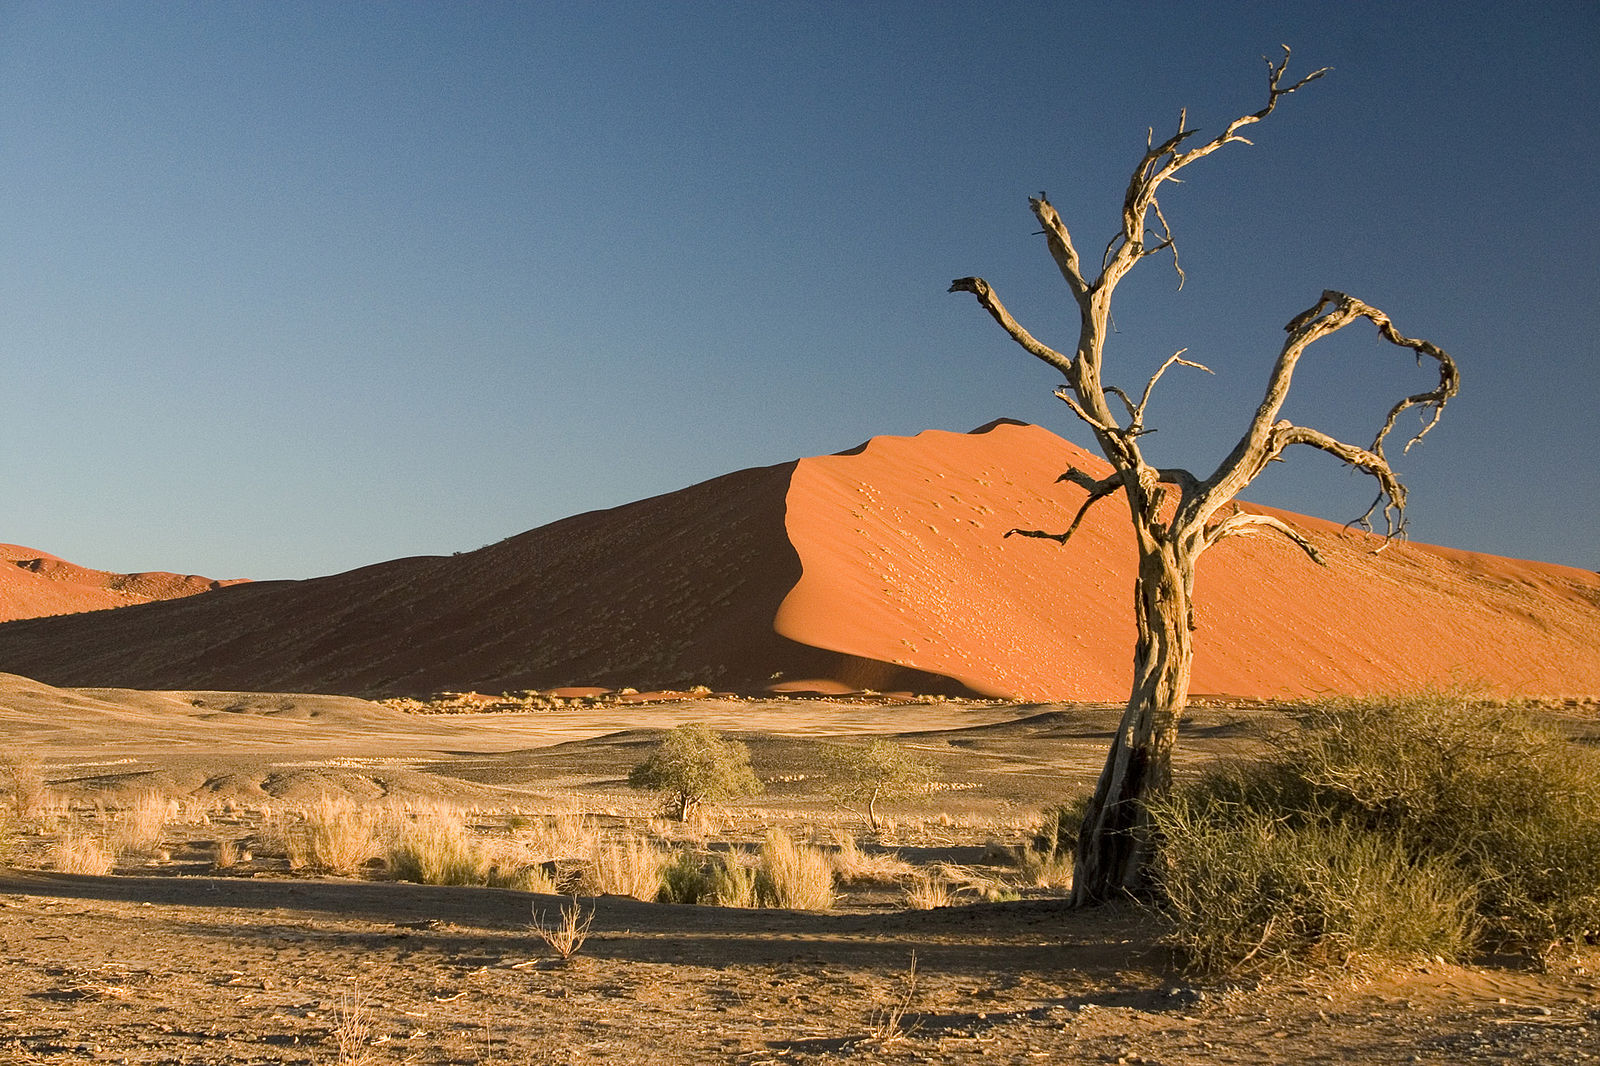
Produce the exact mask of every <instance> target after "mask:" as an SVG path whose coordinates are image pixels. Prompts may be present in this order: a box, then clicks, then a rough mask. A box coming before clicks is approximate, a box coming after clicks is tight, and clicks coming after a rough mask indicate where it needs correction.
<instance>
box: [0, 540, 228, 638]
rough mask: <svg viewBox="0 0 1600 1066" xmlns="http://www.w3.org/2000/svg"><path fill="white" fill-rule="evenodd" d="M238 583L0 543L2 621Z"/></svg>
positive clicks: (163, 597) (164, 597) (166, 597)
mask: <svg viewBox="0 0 1600 1066" xmlns="http://www.w3.org/2000/svg"><path fill="white" fill-rule="evenodd" d="M238 583H239V582H237V581H213V580H211V579H210V578H207V577H195V576H194V575H193V574H169V573H167V572H166V571H164V570H155V571H148V572H145V573H138V574H113V573H109V572H107V571H105V570H90V569H89V568H88V567H84V566H78V565H76V564H74V563H69V562H67V561H66V560H65V559H59V558H57V557H56V556H54V555H51V554H50V553H48V552H42V551H36V550H35V549H33V548H24V547H22V546H21V545H17V544H0V622H10V621H14V620H16V619H19V618H40V617H43V616H46V615H54V614H73V613H76V612H79V611H99V610H103V609H105V608H108V607H127V606H130V605H132V604H136V603H149V602H150V601H151V600H170V599H176V598H178V597H180V596H193V595H194V594H195V593H197V592H208V591H210V590H211V589H215V588H221V587H222V586H223V585H236V584H238Z"/></svg>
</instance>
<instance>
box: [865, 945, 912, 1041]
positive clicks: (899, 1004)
mask: <svg viewBox="0 0 1600 1066" xmlns="http://www.w3.org/2000/svg"><path fill="white" fill-rule="evenodd" d="M916 995H917V953H916V952H915V951H913V952H912V953H911V966H910V967H909V968H908V969H907V970H906V975H905V977H904V978H903V979H902V980H901V991H900V994H899V995H898V996H896V997H895V998H894V999H892V1000H891V1001H890V1002H889V1004H888V1005H887V1006H885V1007H880V1008H878V1009H876V1010H874V1011H873V1012H872V1021H871V1026H870V1034H871V1038H872V1041H873V1043H875V1044H877V1045H878V1047H880V1048H891V1047H894V1046H895V1045H896V1044H898V1043H900V1042H901V1041H902V1040H905V1039H906V1038H908V1037H909V1036H911V1034H912V1033H914V1032H916V1031H917V1029H918V1025H911V1026H907V1025H906V1015H907V1014H908V1013H909V1012H910V1010H911V1001H912V1000H913V999H915V998H916ZM919 1025H920V1023H919Z"/></svg>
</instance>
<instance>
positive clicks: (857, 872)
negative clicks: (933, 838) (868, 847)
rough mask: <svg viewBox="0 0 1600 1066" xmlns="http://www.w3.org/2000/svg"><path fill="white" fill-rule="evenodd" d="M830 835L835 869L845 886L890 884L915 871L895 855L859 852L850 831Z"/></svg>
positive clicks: (883, 852) (844, 830) (891, 853)
mask: <svg viewBox="0 0 1600 1066" xmlns="http://www.w3.org/2000/svg"><path fill="white" fill-rule="evenodd" d="M833 836H834V840H835V841H837V844H838V850H837V851H835V852H834V854H833V863H834V869H835V870H836V871H837V872H838V874H839V880H841V881H844V882H845V883H846V884H855V885H890V884H894V883H895V882H897V881H902V880H904V879H905V878H907V877H910V876H912V875H913V874H914V873H915V872H916V871H915V867H913V866H912V865H911V864H910V863H908V862H906V861H905V860H904V859H902V858H901V857H900V855H899V854H898V853H897V852H894V851H876V852H867V851H862V850H861V847H860V846H859V845H858V844H857V843H856V838H855V834H853V833H851V832H850V831H849V830H846V829H839V830H835V831H834V834H833Z"/></svg>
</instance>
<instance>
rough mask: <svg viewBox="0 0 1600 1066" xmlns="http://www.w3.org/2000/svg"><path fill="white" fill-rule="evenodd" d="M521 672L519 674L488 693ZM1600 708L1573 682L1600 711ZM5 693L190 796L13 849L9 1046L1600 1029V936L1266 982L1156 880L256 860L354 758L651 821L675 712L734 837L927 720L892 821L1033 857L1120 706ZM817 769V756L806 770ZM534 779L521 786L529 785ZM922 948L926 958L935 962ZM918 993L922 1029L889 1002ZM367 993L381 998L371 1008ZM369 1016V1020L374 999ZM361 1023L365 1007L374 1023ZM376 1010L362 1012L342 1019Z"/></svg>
mask: <svg viewBox="0 0 1600 1066" xmlns="http://www.w3.org/2000/svg"><path fill="white" fill-rule="evenodd" d="M484 703H485V706H486V707H488V706H492V705H493V703H494V701H492V700H486V701H484ZM1596 710H1597V709H1596V707H1595V706H1594V705H1593V704H1592V703H1584V702H1581V701H1574V702H1572V703H1570V704H1552V705H1551V706H1550V707H1549V708H1548V712H1549V713H1551V714H1553V715H1555V716H1557V717H1559V718H1560V719H1561V720H1562V721H1563V722H1565V723H1567V724H1568V725H1569V726H1570V727H1571V728H1572V729H1573V730H1574V731H1575V732H1580V733H1584V734H1586V735H1593V734H1594V732H1595V730H1596ZM0 715H3V720H0V726H3V727H4V729H5V730H6V732H7V735H8V737H10V738H12V743H13V744H14V750H15V751H19V752H24V753H30V754H32V755H33V756H34V757H36V758H37V759H38V760H39V761H40V765H41V767H42V769H43V771H44V776H45V777H46V778H47V779H48V781H49V783H50V785H51V788H52V789H53V790H54V792H55V795H56V800H55V801H54V802H56V803H58V804H61V803H67V804H71V805H73V806H74V807H75V808H76V809H77V810H78V811H79V812H80V816H81V817H86V818H92V817H94V816H95V815H96V813H97V812H96V811H95V809H94V805H95V804H96V802H98V803H99V805H100V810H99V812H98V813H101V814H103V813H105V812H106V811H107V810H114V809H115V808H116V807H117V805H118V804H124V803H127V802H129V801H130V799H131V797H134V796H136V795H137V794H138V793H140V792H141V791H144V790H148V789H151V788H155V789H159V790H161V791H162V792H163V793H165V794H168V795H171V796H173V797H175V798H177V799H180V800H182V801H183V802H184V804H185V806H184V809H183V810H184V813H182V814H181V815H179V816H175V817H174V819H173V820H172V822H171V823H170V824H169V825H168V826H167V827H166V830H165V836H164V841H163V847H162V848H161V849H160V851H159V852H158V853H157V854H156V855H155V856H154V857H149V858H142V859H135V860H128V861H125V862H124V863H123V864H121V865H119V867H118V869H117V871H116V873H115V874H114V875H112V876H86V875H72V874H64V873H59V872H55V871H52V870H48V869H41V868H38V866H39V864H37V863H33V862H30V861H29V859H30V856H37V855H38V854H39V853H40V849H42V848H43V847H45V846H46V844H47V839H46V834H42V833H41V834H37V835H35V836H32V837H27V836H25V837H24V839H23V843H22V846H21V848H20V849H19V852H18V854H17V855H15V856H14V860H15V861H16V862H17V863H18V865H15V866H12V867H8V868H6V869H4V870H0V947H3V951H0V1061H6V1062H18V1063H64V1062H126V1063H223V1062H227V1063H263V1064H265V1063H274V1064H277V1063H337V1062H351V1061H362V1062H370V1063H428V1064H435V1063H437V1064H445V1063H610V1062H639V1063H665V1064H679V1063H682V1064H689V1063H741V1064H755V1063H788V1062H856V1061H861V1062H921V1063H965V1062H980V1061H982V1062H1008V1063H1039V1062H1050V1063H1055V1062H1105V1063H1119V1062H1121V1063H1166V1064H1180V1066H1200V1064H1210V1063H1240V1064H1264V1063H1283V1062H1296V1061H1300V1062H1307V1063H1318V1062H1327V1063H1333V1062H1341V1063H1347V1062H1360V1063H1368V1062H1370V1063H1409V1062H1437V1063H1474V1062H1508V1061H1526V1062H1545V1063H1552V1062H1581V1061H1584V1060H1585V1059H1586V1058H1587V1057H1594V1056H1600V982H1597V978H1596V971H1595V967H1596V966H1597V965H1600V959H1597V958H1592V957H1582V956H1573V957H1571V958H1565V959H1562V960H1558V962H1557V964H1556V965H1554V966H1552V967H1550V968H1547V969H1543V970H1538V969H1533V968H1530V967H1527V966H1525V965H1514V964H1511V963H1509V962H1508V960H1494V959H1485V960H1479V964H1478V965H1473V966H1454V965H1446V964H1442V963H1425V964H1423V965H1421V966H1417V967H1413V968H1409V969H1404V970H1400V971H1388V972H1382V973H1360V972H1355V973H1350V974H1344V975H1338V976H1333V977H1328V976H1323V977H1318V978H1313V979H1294V978H1288V977H1285V978H1278V979H1272V980H1269V981H1266V982H1264V983H1259V984H1252V985H1236V986H1229V985H1207V984H1203V983H1197V982H1192V981H1190V980H1188V979H1187V978H1185V976H1184V975H1183V974H1182V973H1181V972H1179V971H1178V970H1176V969H1175V968H1174V963H1173V960H1172V958H1171V957H1170V956H1169V954H1168V953H1167V952H1166V950H1165V949H1164V948H1163V946H1162V944H1161V941H1160V933H1161V929H1160V925H1159V922H1158V921H1157V920H1155V919H1154V918H1153V917H1152V916H1151V915H1150V914H1149V913H1148V912H1144V911H1141V910H1139V909H1137V908H1134V907H1126V908H1103V909H1100V910H1096V911H1089V912H1074V911H1071V910H1069V909H1067V908H1066V907H1065V905H1064V904H1063V902H1062V900H1061V898H1060V891H1059V890H1050V889H1037V888H1027V889H1025V890H1024V891H1023V892H1021V893H1019V894H1018V895H1019V898H1015V899H1009V900H1006V901H1002V902H982V901H980V900H978V899H976V898H974V897H971V896H967V897H960V898H958V899H957V900H956V904H955V905H953V906H948V907H942V908H938V909H934V910H913V909H908V908H907V906H906V905H905V903H904V901H903V900H902V899H901V898H899V896H898V893H897V892H896V891H894V890H893V889H892V887H887V886H885V885H883V884H875V885H867V886H864V887H861V888H858V889H851V888H849V887H848V886H847V887H845V888H844V889H843V890H842V896H841V900H840V903H839V905H838V906H837V907H836V908H835V909H834V910H832V911H827V912H798V911H787V910H777V909H755V910H738V909H729V908H722V907H707V906H698V905H674V904H658V903H646V902H640V901H638V900H634V899H629V898H625V897H620V896H603V897H600V898H598V899H595V900H594V901H593V903H592V906H593V911H594V915H595V918H594V928H593V933H592V936H591V939H590V940H589V941H588V943H587V944H586V945H585V946H584V948H583V950H582V951H581V952H580V953H579V954H578V956H577V957H576V958H575V959H573V960H572V961H569V962H565V963H562V962H560V961H559V960H557V959H555V958H554V957H553V956H552V955H551V953H550V952H549V951H548V950H547V949H545V948H544V947H543V946H542V944H541V942H540V941H539V939H538V938H537V937H536V936H535V935H534V934H533V933H532V931H531V928H530V922H531V919H532V916H533V912H535V911H543V912H545V913H547V914H548V913H551V912H552V911H553V910H554V909H555V908H556V907H558V906H559V905H560V904H561V902H562V901H561V899H560V898H559V897H556V896H550V895H540V894H537V893H526V892H519V891H511V890H506V889H495V888H481V887H443V886H432V885H416V884H411V883H408V882H399V881H395V880H392V879H388V878H387V877H386V876H385V874H384V873H383V871H382V870H379V869H373V870H369V871H367V872H366V873H365V874H364V875H363V876H359V877H345V878H331V877H325V876H315V875H308V874H305V873H298V872H295V871H292V870H289V869H288V868H287V867H286V866H285V865H284V864H282V863H279V862H277V861H276V860H275V859H273V858H271V857H270V856H262V857H260V858H258V859H255V860H252V861H250V862H245V863H242V864H239V865H236V866H234V867H232V868H229V869H226V870H225V869H220V868H218V867H217V865H216V862H215V851H214V841H215V838H217V837H219V836H226V835H232V836H234V837H239V838H244V837H247V836H249V835H250V834H252V833H254V832H255V831H256V830H257V829H258V828H259V827H258V826H257V825H256V823H255V821H254V819H256V817H257V814H256V813H254V812H259V811H261V810H262V809H264V808H266V807H270V806H274V805H276V806H279V807H291V806H293V805H294V804H296V803H305V802H309V801H310V800H311V799H312V798H313V797H314V796H316V795H318V794H324V793H328V792H338V793H341V794H344V795H348V796H351V797H354V798H356V799H358V800H361V801H362V802H365V803H379V802H388V803H399V804H407V803H424V802H448V803H452V804H455V805H458V806H460V807H461V808H463V809H470V810H474V811H477V812H479V816H480V817H481V818H482V819H484V820H492V819H493V818H495V817H499V816H503V815H506V814H508V813H510V812H523V813H524V814H530V813H532V812H538V811H541V810H569V811H570V810H580V809H581V810H586V811H592V812H594V813H595V814H596V816H597V817H600V818H602V819H606V820H609V821H611V822H614V823H625V822H630V821H632V822H637V823H640V824H643V823H644V822H646V821H647V820H648V819H649V817H650V814H651V812H652V809H653V803H652V801H651V800H650V799H649V798H647V797H644V796H641V795H640V794H638V793H634V792H632V791H631V790H628V789H626V788H625V787H624V785H623V777H624V775H625V774H626V771H627V769H628V767H630V766H631V765H633V764H634V763H635V762H637V761H638V759H639V758H640V757H641V756H642V754H643V752H645V751H646V750H647V749H648V747H649V746H650V744H651V743H653V741H654V739H655V737H656V736H657V735H658V731H659V730H660V729H662V728H665V727H668V726H670V725H673V724H676V723H678V722H682V721H687V720H703V721H708V722H711V723H713V724H715V725H717V726H719V727H720V728H724V729H727V730H729V731H730V732H733V733H735V734H736V735H738V736H740V737H741V738H742V739H744V740H745V741H746V742H748V743H749V745H750V748H751V753H752V762H753V764H754V766H755V767H756V769H757V771H758V773H759V774H760V775H761V776H762V777H763V778H764V779H765V780H766V782H767V786H768V787H767V791H766V793H765V794H763V795H761V796H759V797H754V798H752V799H750V800H747V801H743V802H740V803H737V804H729V805H726V806H725V807H723V808H721V809H720V810H719V811H718V812H717V813H716V815H715V817H714V819H713V821H712V824H713V828H712V830H711V836H712V837H713V838H725V839H728V840H749V839H754V838H755V837H757V836H758V835H759V834H760V832H761V831H762V830H763V829H764V828H766V827H770V826H773V825H778V826H784V827H788V828H789V829H791V830H792V831H794V832H796V833H797V834H798V833H803V832H805V831H806V829H807V827H813V828H814V827H822V826H837V825H839V824H840V819H841V818H845V819H846V821H848V816H844V815H841V814H840V812H839V811H837V810H836V809H835V808H834V807H833V806H832V804H831V803H830V802H829V801H828V800H827V798H826V797H825V796H821V795H819V794H817V792H816V791H815V789H814V788H813V787H812V786H811V783H810V782H808V781H807V779H806V777H805V774H804V772H803V771H804V765H805V760H806V758H807V757H808V753H810V752H812V751H814V750H815V748H816V747H817V745H818V744H819V743H825V742H827V740H828V739H830V738H839V737H846V736H848V737H857V738H859V737H863V736H886V737H893V738H895V739H897V740H899V741H900V742H902V743H905V744H907V745H908V746H911V747H912V748H914V749H915V750H917V751H919V752H921V753H922V754H924V755H926V756H927V757H929V758H931V759H932V760H933V761H934V762H936V763H937V765H938V766H939V780H940V781H941V782H943V783H944V784H945V786H946V787H944V788H942V789H940V790H939V791H935V792H933V793H931V794H929V795H926V796H921V797H916V798H913V799H909V800H906V801H903V802H901V803H898V804H895V805H893V806H892V807H891V810H890V815H891V817H892V819H893V824H892V827H890V828H888V829H886V831H885V832H884V833H882V834H881V835H880V836H879V837H878V838H876V839H869V838H868V837H867V836H866V835H865V834H863V836H862V839H863V846H865V847H869V848H875V850H878V851H891V852H894V853H896V854H897V855H898V856H900V857H901V858H903V859H904V861H906V862H908V863H909V864H911V865H912V866H914V867H921V868H926V867H931V866H933V865H934V864H936V863H946V864H952V865H954V866H957V867H961V868H964V869H968V870H970V871H976V872H979V873H983V874H985V875H992V876H996V877H1003V876H1013V875H1011V874H1008V872H1007V870H1006V869H1005V867H1004V865H1003V862H1002V861H1001V860H1000V859H999V858H997V855H998V854H999V852H998V849H996V848H995V847H994V845H995V844H1005V843H1015V842H1018V841H1020V840H1021V839H1022V838H1023V837H1024V836H1025V835H1026V833H1027V831H1028V827H1029V826H1030V825H1031V823H1032V820H1033V819H1034V818H1035V817H1036V815H1037V812H1038V810H1039V808H1040V807H1041V806H1042V805H1043V804H1045V803H1048V802H1053V801H1056V800H1059V799H1060V798H1061V797H1062V795H1063V794H1064V793H1065V792H1069V791H1070V790H1071V789H1073V788H1074V787H1086V786H1087V785H1088V784H1089V783H1090V781H1092V777H1093V774H1094V773H1095V772H1096V771H1097V769H1098V766H1099V762H1100V758H1101V757H1102V755H1103V752H1104V748H1105V745H1106V743H1107V741H1108V738H1109V735H1110V732H1111V730H1112V728H1113V727H1114V725H1115V721H1116V716H1117V708H1116V707H1115V706H1113V705H1106V704H1098V705H1096V704H1087V705H1068V704H1021V703H1014V702H1002V701H951V700H926V701H915V702H901V701H894V700H887V699H875V700H866V699H850V698H843V697H841V698H835V699H754V700H747V699H726V698H721V699H719V698H704V697H702V698H695V699H687V698H683V699H673V700H667V701H662V702H634V703H620V702H615V703H610V704H608V705H604V706H595V705H588V706H585V705H583V703H582V701H579V703H578V705H577V706H569V707H566V708H560V707H551V708H548V709H542V710H537V711H520V710H490V709H485V710H481V711H477V712H468V713H450V714H426V713H417V712H416V711H415V710H406V709H402V708H397V707H394V706H386V705H383V704H377V703H369V702H366V701H362V700H355V699H351V698H348V697H326V696H303V695H287V694H266V695H263V694H236V693H218V692H181V693H165V692H163V693H156V692H137V691H128V690H105V689H100V690H63V689H52V688H51V687H49V686H44V685H40V684H37V683H35V682H31V681H28V680H26V679H21V678H16V677H13V676H4V677H0ZM1288 721H1289V720H1288V719H1287V718H1285V717H1284V716H1283V715H1282V713H1281V712H1280V710H1278V709H1276V708H1274V707H1273V706H1271V705H1269V704H1264V703H1259V702H1243V701H1234V702H1231V703H1230V702H1228V701H1215V702H1213V701H1202V702H1201V703H1200V704H1199V705H1197V706H1196V708H1195V710H1194V714H1193V716H1192V717H1191V719H1190V721H1189V723H1188V725H1187V727H1186V730H1185V736H1184V742H1183V747H1182V749H1181V751H1182V763H1181V768H1182V769H1183V770H1185V771H1187V770H1188V769H1192V768H1193V767H1195V766H1198V765H1201V764H1203V763H1204V762H1205V761H1207V760H1210V759H1215V758H1221V757H1227V756H1229V755H1230V754H1233V753H1238V752H1241V751H1247V750H1249V749H1250V748H1251V747H1252V746H1253V745H1256V744H1260V743H1263V742H1264V740H1265V739H1266V738H1270V736H1271V735H1272V734H1273V732H1274V731H1275V730H1278V729H1282V728H1285V727H1287V724H1288ZM797 771H798V772H797ZM496 812H498V813H496ZM913 953H915V957H916V981H915V984H914V987H913V986H909V985H908V975H909V970H910V963H911V958H912V955H913ZM897 1005H899V1006H903V1008H904V1014H903V1016H902V1017H901V1019H900V1022H899V1025H898V1027H897V1030H896V1031H893V1032H890V1031H887V1030H886V1027H885V1023H886V1019H887V1018H888V1017H889V1014H890V1012H891V1011H892V1009H893V1008H895V1007H896V1006H897ZM356 1023H361V1025H357V1024H356ZM363 1026H364V1028H363ZM358 1030H359V1031H358ZM341 1039H343V1040H344V1041H345V1043H344V1045H343V1046H342V1045H341Z"/></svg>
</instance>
